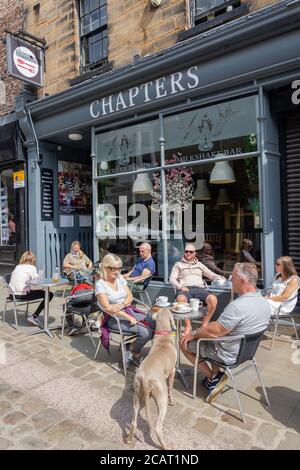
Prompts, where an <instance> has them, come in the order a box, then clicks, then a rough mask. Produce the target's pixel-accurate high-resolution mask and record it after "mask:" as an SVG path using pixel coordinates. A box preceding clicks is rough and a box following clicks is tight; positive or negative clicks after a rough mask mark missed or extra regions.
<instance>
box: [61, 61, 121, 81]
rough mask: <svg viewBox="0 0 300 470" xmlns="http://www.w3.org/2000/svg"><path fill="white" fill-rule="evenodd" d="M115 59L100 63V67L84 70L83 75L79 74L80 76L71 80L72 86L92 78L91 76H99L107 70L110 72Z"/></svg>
mask: <svg viewBox="0 0 300 470" xmlns="http://www.w3.org/2000/svg"><path fill="white" fill-rule="evenodd" d="M114 65H115V63H114V61H111V62H107V63H105V64H103V65H100V66H99V67H97V68H95V69H93V70H90V71H88V72H84V73H83V74H82V75H79V76H78V77H75V78H73V79H72V80H70V86H74V85H78V83H82V82H85V81H86V80H90V79H91V78H94V77H97V76H98V75H102V74H104V73H106V72H109V71H110V70H112V69H113V68H114Z"/></svg>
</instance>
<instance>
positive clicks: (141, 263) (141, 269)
mask: <svg viewBox="0 0 300 470" xmlns="http://www.w3.org/2000/svg"><path fill="white" fill-rule="evenodd" d="M139 253H140V258H138V260H137V262H136V264H135V266H134V267H133V269H132V270H131V271H129V273H126V274H124V275H123V277H124V278H125V279H126V280H127V281H129V282H130V281H135V282H136V281H140V282H141V283H142V282H143V281H144V280H145V279H146V278H148V277H149V276H151V275H152V274H154V273H155V270H156V267H155V262H154V259H153V258H152V256H151V245H150V244H149V243H142V244H141V245H140V247H139Z"/></svg>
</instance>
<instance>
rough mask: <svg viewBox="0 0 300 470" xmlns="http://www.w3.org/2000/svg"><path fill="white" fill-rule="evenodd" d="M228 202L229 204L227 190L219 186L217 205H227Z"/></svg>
mask: <svg viewBox="0 0 300 470" xmlns="http://www.w3.org/2000/svg"><path fill="white" fill-rule="evenodd" d="M229 204H231V201H230V199H229V196H228V193H227V190H226V189H225V188H221V189H220V191H219V196H218V200H217V206H228V205H229Z"/></svg>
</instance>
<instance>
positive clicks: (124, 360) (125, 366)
mask: <svg viewBox="0 0 300 470" xmlns="http://www.w3.org/2000/svg"><path fill="white" fill-rule="evenodd" d="M120 338H121V351H122V361H123V369H124V375H125V377H126V375H127V365H126V359H125V347H124V339H123V335H122V334H121V335H120Z"/></svg>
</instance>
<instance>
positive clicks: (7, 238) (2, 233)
mask: <svg viewBox="0 0 300 470" xmlns="http://www.w3.org/2000/svg"><path fill="white" fill-rule="evenodd" d="M0 202H1V206H0V216H1V219H0V222H1V226H0V228H1V230H0V246H6V245H15V244H16V222H15V212H14V183H13V171H12V170H5V171H3V172H2V173H0Z"/></svg>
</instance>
